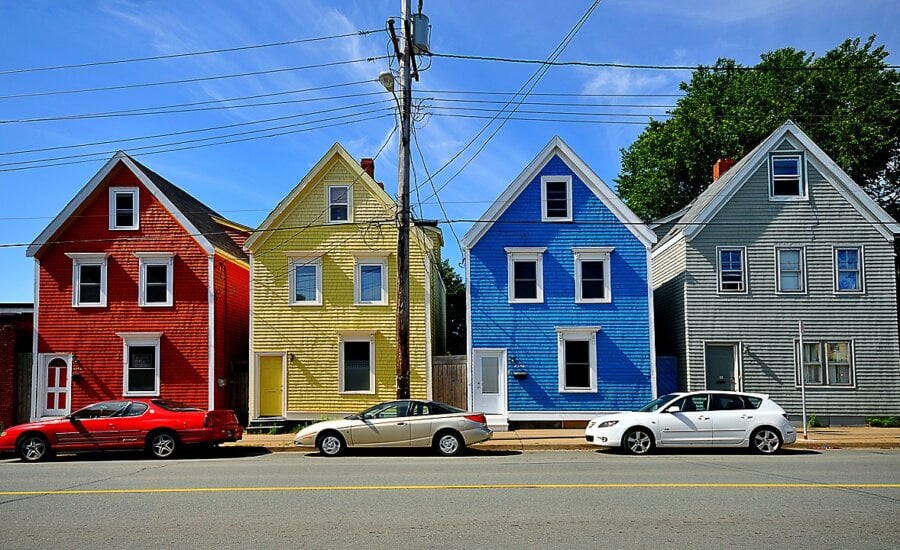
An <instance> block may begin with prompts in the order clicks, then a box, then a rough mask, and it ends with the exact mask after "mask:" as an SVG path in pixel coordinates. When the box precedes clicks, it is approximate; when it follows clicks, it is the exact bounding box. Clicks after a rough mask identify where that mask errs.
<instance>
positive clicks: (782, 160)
mask: <svg viewBox="0 0 900 550" xmlns="http://www.w3.org/2000/svg"><path fill="white" fill-rule="evenodd" d="M770 174H771V187H770V188H769V197H770V198H771V199H773V200H792V199H805V198H806V182H805V178H804V177H803V156H802V155H801V154H799V153H794V154H790V155H772V156H771V159H770Z"/></svg>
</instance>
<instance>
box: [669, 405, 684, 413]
mask: <svg viewBox="0 0 900 550" xmlns="http://www.w3.org/2000/svg"><path fill="white" fill-rule="evenodd" d="M666 412H667V413H677V412H681V409H679V408H678V406H676V405H672V406H671V407H669V408H668V409H666Z"/></svg>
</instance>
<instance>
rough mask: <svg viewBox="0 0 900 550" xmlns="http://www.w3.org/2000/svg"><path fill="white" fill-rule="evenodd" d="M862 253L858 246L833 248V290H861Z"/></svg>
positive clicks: (841, 291) (839, 291) (840, 291)
mask: <svg viewBox="0 0 900 550" xmlns="http://www.w3.org/2000/svg"><path fill="white" fill-rule="evenodd" d="M862 264H863V254H862V248H861V247H858V246H853V247H841V248H835V249H834V291H835V292H838V293H844V292H862V291H863V270H862Z"/></svg>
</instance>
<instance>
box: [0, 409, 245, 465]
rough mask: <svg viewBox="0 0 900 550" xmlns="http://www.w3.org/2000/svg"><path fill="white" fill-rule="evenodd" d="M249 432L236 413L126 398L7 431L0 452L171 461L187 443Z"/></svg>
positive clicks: (28, 457)
mask: <svg viewBox="0 0 900 550" xmlns="http://www.w3.org/2000/svg"><path fill="white" fill-rule="evenodd" d="M243 433H244V430H243V428H241V425H240V424H238V419H237V417H236V416H235V414H234V411H230V410H214V411H205V410H203V409H198V408H196V407H189V406H187V405H184V404H181V403H178V402H176V401H169V400H166V399H122V400H117V401H103V402H101V403H95V404H93V405H89V406H87V407H85V408H83V409H81V410H78V411H76V412H74V413H72V414H70V415H67V416H64V417H62V418H53V419H48V420H40V421H38V422H31V423H29V424H19V425H18V426H13V427H11V428H7V429H6V430H3V432H2V433H0V452H8V451H13V452H15V453H16V454H18V455H19V457H20V458H21V459H22V460H24V461H26V462H37V461H39V460H43V459H44V458H47V457H49V456H52V455H53V453H55V452H61V451H67V452H75V451H103V450H118V449H145V450H146V451H147V452H148V453H150V454H151V455H152V456H154V457H156V458H170V457H172V456H174V455H175V453H176V452H177V451H178V450H179V449H180V448H181V447H182V446H183V445H196V444H206V445H216V444H218V443H222V442H225V441H238V440H239V439H241V437H242V436H243Z"/></svg>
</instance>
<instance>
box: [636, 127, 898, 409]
mask: <svg viewBox="0 0 900 550" xmlns="http://www.w3.org/2000/svg"><path fill="white" fill-rule="evenodd" d="M660 221H661V222H662V223H660V224H658V225H656V226H655V229H656V230H657V231H659V232H660V233H662V232H665V234H664V235H662V234H660V240H659V243H658V244H657V246H656V247H655V248H654V249H653V253H652V285H653V288H654V301H655V313H656V336H657V346H658V347H657V350H658V355H674V356H676V357H677V360H678V371H679V386H680V388H681V389H682V390H701V389H723V390H739V391H752V392H761V393H768V394H770V395H771V396H772V398H773V399H775V400H776V401H777V402H779V403H780V404H781V405H782V406H783V407H784V408H785V409H786V410H787V411H788V412H789V413H790V414H791V415H799V414H800V411H801V376H802V383H803V386H804V387H805V393H806V403H807V406H806V410H807V413H808V414H810V415H816V420H817V421H818V422H821V423H823V424H832V425H837V424H853V423H861V422H862V421H863V418H864V417H865V416H870V415H871V416H885V415H890V416H897V415H900V344H898V314H897V280H896V271H895V254H894V241H895V235H897V234H898V233H900V225H898V224H897V222H896V221H895V220H894V219H893V218H891V217H890V216H889V215H888V214H887V213H886V212H885V211H884V210H882V209H881V208H880V207H879V206H878V205H877V204H876V203H875V202H874V201H873V200H872V199H870V198H869V197H868V196H867V195H866V194H865V193H864V192H863V191H862V190H861V189H860V188H859V186H857V185H856V184H855V183H854V182H853V181H852V180H851V179H850V177H849V176H848V175H847V174H846V173H845V172H844V171H843V170H842V169H841V168H840V167H838V166H837V165H836V164H835V163H834V161H832V160H831V159H830V158H829V157H828V155H826V154H825V153H824V152H823V151H822V150H821V149H820V148H819V147H818V146H817V145H816V144H815V143H813V142H812V140H811V139H810V138H809V136H807V135H806V134H805V133H803V131H802V130H800V129H799V128H798V127H797V126H796V125H794V124H793V123H792V122H790V121H788V122H787V123H785V124H784V125H783V126H781V127H780V128H778V129H777V130H776V131H775V132H773V133H772V134H771V135H770V136H769V137H768V138H766V139H765V140H764V141H763V142H762V143H761V144H759V145H758V146H757V147H756V148H755V149H754V150H753V151H751V152H750V153H749V154H748V155H747V156H746V157H744V158H743V159H741V160H740V161H738V162H737V163H736V164H734V166H733V167H731V168H730V169H729V170H728V171H727V172H725V174H724V175H721V177H719V178H718V179H717V180H716V181H715V182H713V183H712V184H711V185H710V186H709V188H707V190H706V191H704V192H703V193H702V194H701V195H700V196H699V197H697V199H696V200H694V202H693V203H692V204H691V205H689V206H688V207H687V208H685V209H684V210H682V211H680V212H678V213H677V214H675V215H672V216H669V217H668V218H666V219H664V220H660ZM801 327H802V328H801ZM801 331H802V337H801ZM801 338H802V366H803V369H802V373H801V369H800V365H801V360H800V357H801Z"/></svg>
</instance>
